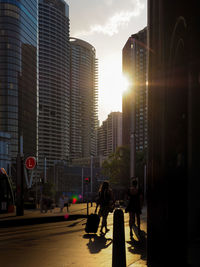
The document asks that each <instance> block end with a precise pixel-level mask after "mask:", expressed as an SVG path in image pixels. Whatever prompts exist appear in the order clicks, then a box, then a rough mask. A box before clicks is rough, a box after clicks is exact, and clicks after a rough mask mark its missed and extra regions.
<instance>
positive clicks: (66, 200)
mask: <svg viewBox="0 0 200 267" xmlns="http://www.w3.org/2000/svg"><path fill="white" fill-rule="evenodd" d="M64 201H65V204H64V207H66V208H67V212H69V198H68V196H67V195H66V196H65V199H64Z"/></svg>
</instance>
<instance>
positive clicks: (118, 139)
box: [98, 112, 122, 157]
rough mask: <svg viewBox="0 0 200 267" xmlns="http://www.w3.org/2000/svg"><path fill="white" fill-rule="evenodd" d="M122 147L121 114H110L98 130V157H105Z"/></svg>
mask: <svg viewBox="0 0 200 267" xmlns="http://www.w3.org/2000/svg"><path fill="white" fill-rule="evenodd" d="M121 145H122V113H121V112H111V113H110V114H109V115H108V118H107V119H106V120H105V121H103V123H102V125H101V126H100V127H99V128H98V155H99V156H105V157H107V156H108V155H109V154H111V153H113V152H115V151H116V149H117V147H119V146H121Z"/></svg>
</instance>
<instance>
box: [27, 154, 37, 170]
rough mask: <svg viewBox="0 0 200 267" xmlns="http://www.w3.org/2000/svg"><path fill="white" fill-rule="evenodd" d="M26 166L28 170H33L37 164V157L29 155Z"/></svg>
mask: <svg viewBox="0 0 200 267" xmlns="http://www.w3.org/2000/svg"><path fill="white" fill-rule="evenodd" d="M25 166H26V168H27V169H28V170H33V169H34V168H35V166H36V158H35V157H28V158H27V159H26V161H25Z"/></svg>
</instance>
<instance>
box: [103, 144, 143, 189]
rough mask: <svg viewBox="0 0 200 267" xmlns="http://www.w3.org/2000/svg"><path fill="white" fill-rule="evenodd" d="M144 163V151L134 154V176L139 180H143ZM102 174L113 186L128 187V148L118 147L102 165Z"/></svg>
mask: <svg viewBox="0 0 200 267" xmlns="http://www.w3.org/2000/svg"><path fill="white" fill-rule="evenodd" d="M145 163H146V151H137V152H136V176H137V177H139V179H140V180H143V178H144V165H145ZM102 169H103V170H102V172H103V174H104V175H105V176H107V177H109V181H110V183H111V184H112V185H114V186H122V187H129V186H130V147H129V146H121V147H118V148H117V150H116V152H114V153H112V154H111V155H110V156H109V157H108V159H107V160H105V161H104V162H103V164H102Z"/></svg>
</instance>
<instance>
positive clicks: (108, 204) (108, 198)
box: [95, 181, 114, 234]
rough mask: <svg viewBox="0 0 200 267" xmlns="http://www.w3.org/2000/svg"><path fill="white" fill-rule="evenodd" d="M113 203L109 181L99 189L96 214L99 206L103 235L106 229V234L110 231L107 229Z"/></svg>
mask: <svg viewBox="0 0 200 267" xmlns="http://www.w3.org/2000/svg"><path fill="white" fill-rule="evenodd" d="M113 203H114V201H113V193H112V189H111V188H110V185H109V183H108V182H107V181H104V182H103V184H102V185H101V186H100V188H99V192H98V198H97V205H96V209H95V213H96V212H97V208H98V206H100V208H99V212H98V215H99V216H100V217H102V222H101V230H100V232H101V234H104V232H103V228H105V233H107V232H108V231H109V229H108V228H107V217H108V213H109V212H110V211H111V208H112V206H113Z"/></svg>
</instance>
